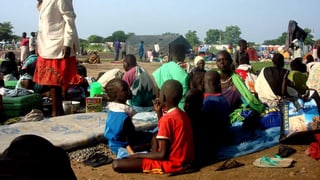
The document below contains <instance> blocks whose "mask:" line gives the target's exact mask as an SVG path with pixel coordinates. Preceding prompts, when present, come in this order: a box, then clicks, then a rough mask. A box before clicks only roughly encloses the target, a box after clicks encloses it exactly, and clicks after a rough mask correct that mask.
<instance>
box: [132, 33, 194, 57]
mask: <svg viewBox="0 0 320 180" xmlns="http://www.w3.org/2000/svg"><path fill="white" fill-rule="evenodd" d="M140 41H143V42H144V52H147V51H148V50H150V49H151V50H152V51H153V50H154V44H155V43H158V44H159V47H160V53H162V54H163V55H168V53H169V48H170V47H171V46H172V45H174V44H185V46H186V48H188V49H190V48H191V46H190V44H189V43H188V41H187V40H186V39H185V38H184V37H183V36H181V35H134V36H131V37H129V38H128V39H127V40H126V52H127V54H133V55H136V56H137V55H138V44H139V43H140Z"/></svg>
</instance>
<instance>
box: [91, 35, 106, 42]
mask: <svg viewBox="0 0 320 180" xmlns="http://www.w3.org/2000/svg"><path fill="white" fill-rule="evenodd" d="M88 42H89V43H104V41H103V37H101V36H98V35H91V36H89V37H88Z"/></svg>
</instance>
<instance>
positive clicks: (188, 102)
mask: <svg viewBox="0 0 320 180" xmlns="http://www.w3.org/2000/svg"><path fill="white" fill-rule="evenodd" d="M202 104H203V91H201V90H199V89H196V88H192V89H190V90H189V91H188V92H187V94H186V97H185V101H184V110H185V112H186V113H187V115H188V116H189V118H190V120H191V124H192V131H193V142H194V163H193V166H194V167H197V168H199V167H201V166H203V165H205V164H206V162H207V159H208V157H207V156H208V151H207V150H208V148H207V144H208V142H207V140H206V139H205V138H204V137H207V134H211V133H209V132H210V130H211V128H210V127H208V125H207V124H208V122H207V120H208V118H205V116H204V114H203V111H202ZM206 152H207V153H206ZM209 154H211V152H209Z"/></svg>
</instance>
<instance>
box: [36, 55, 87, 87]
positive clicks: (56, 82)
mask: <svg viewBox="0 0 320 180" xmlns="http://www.w3.org/2000/svg"><path fill="white" fill-rule="evenodd" d="M33 81H34V82H36V83H38V84H40V85H47V86H62V87H63V88H64V89H65V88H67V87H70V86H72V85H77V84H79V83H80V82H81V76H80V75H78V74H77V64H76V57H74V56H73V57H69V58H66V59H44V58H42V57H40V56H39V57H38V59H37V65H36V70H35V72H34V76H33Z"/></svg>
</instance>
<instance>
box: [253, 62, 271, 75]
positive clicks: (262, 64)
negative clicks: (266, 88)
mask: <svg viewBox="0 0 320 180" xmlns="http://www.w3.org/2000/svg"><path fill="white" fill-rule="evenodd" d="M250 64H251V66H252V69H254V71H257V72H259V71H261V69H262V68H264V67H269V66H272V62H271V61H266V62H250Z"/></svg>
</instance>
